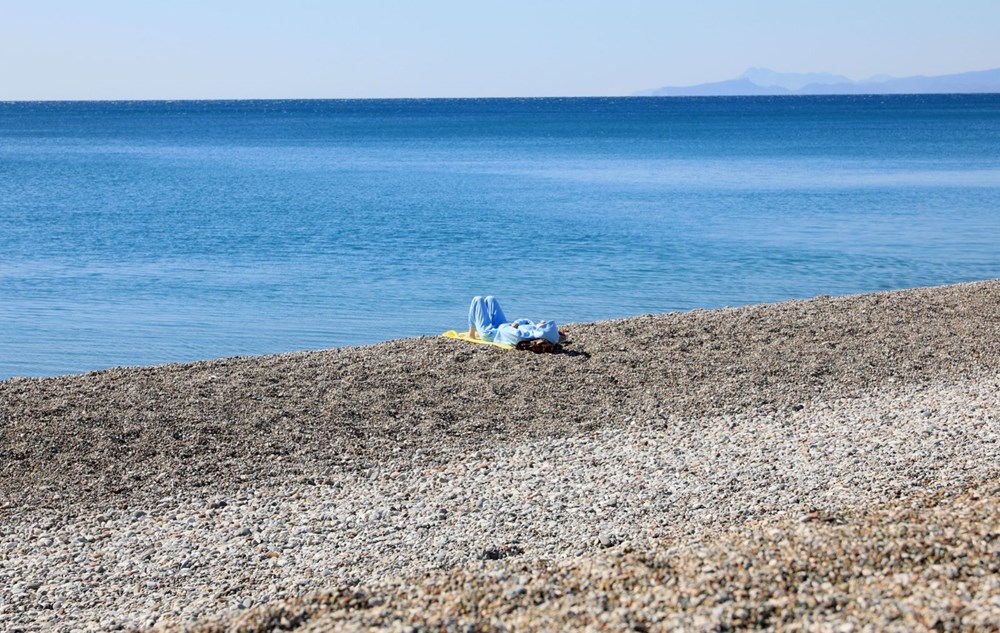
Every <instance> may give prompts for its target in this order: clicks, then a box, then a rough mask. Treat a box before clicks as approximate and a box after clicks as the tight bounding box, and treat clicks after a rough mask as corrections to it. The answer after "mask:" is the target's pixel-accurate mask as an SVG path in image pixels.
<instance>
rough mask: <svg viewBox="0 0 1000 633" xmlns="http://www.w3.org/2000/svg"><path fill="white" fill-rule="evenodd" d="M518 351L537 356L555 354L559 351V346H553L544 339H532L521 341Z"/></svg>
mask: <svg viewBox="0 0 1000 633" xmlns="http://www.w3.org/2000/svg"><path fill="white" fill-rule="evenodd" d="M517 349H519V350H522V351H529V352H534V353H536V354H555V353H556V352H557V351H558V350H559V346H558V345H553V344H552V343H551V342H550V341H546V340H545V339H543V338H530V339H527V340H525V341H520V342H519V343H518V344H517Z"/></svg>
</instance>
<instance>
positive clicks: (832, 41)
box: [0, 0, 1000, 100]
mask: <svg viewBox="0 0 1000 633" xmlns="http://www.w3.org/2000/svg"><path fill="white" fill-rule="evenodd" d="M997 25H1000V0H950V1H948V2H945V1H943V0H908V1H907V0H838V1H834V0H826V1H820V0H816V1H813V0H757V1H750V0H742V1H737V0H605V1H597V0H549V1H546V0H533V1H526V0H504V1H503V2H499V1H493V2H486V1H482V0H479V1H477V0H410V1H404V0H384V1H380V0H355V1H352V2H339V1H336V0H326V1H323V0H284V1H277V0H267V1H263V0H239V1H232V0H169V1H168V0H0V100H43V99H244V98H368V97H373V98H381V97H421V98H422V97H516V96H524V97H531V96H603V95H628V94H632V93H635V92H637V91H640V90H644V89H649V88H657V87H660V86H685V85H692V84H697V83H704V82H710V81H721V80H725V79H732V78H734V77H737V76H738V75H740V74H741V73H743V71H745V70H746V69H747V68H748V67H751V66H757V67H766V68H770V69H772V70H776V71H781V72H831V73H836V74H842V75H847V76H848V77H850V78H852V79H864V78H867V77H869V76H872V75H877V74H887V75H892V76H908V75H917V74H923V75H941V74H950V73H956V72H964V71H970V70H986V69H989V68H997V67H1000V36H998V33H1000V30H998V26H997Z"/></svg>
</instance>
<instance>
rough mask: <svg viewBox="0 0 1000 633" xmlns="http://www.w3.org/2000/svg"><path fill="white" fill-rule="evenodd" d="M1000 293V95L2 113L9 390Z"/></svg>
mask: <svg viewBox="0 0 1000 633" xmlns="http://www.w3.org/2000/svg"><path fill="white" fill-rule="evenodd" d="M996 277H1000V95H945V96H941V95H934V96H930V95H926V96H849V97H836V96H833V97H827V96H824V97H733V98H594V99H586V98H580V99H468V100H350V101H322V100H320V101H316V100H303V101H175V102H52V103H41V102H18V103H0V379H2V378H6V377H10V376H44V375H54V374H63V373H75V372H83V371H89V370H96V369H102V368H107V367H112V366H117V365H148V364H156V363H165V362H174V361H186V360H194V359H205V358H215V357H222V356H232V355H245V354H264V353H271V352H283V351H292V350H300V349H318V348H327V347H333V346H342V345H355V344H365V343H373V342H376V341H383V340H387V339H393V338H399V337H407V336H416V335H435V334H439V333H440V332H442V331H444V330H446V329H451V328H463V327H465V326H466V312H467V306H468V302H469V299H470V298H471V297H472V296H473V295H476V294H494V295H496V296H497V297H499V298H500V299H501V300H502V303H503V305H504V308H505V310H506V312H507V314H508V316H510V317H512V318H514V317H521V316H526V317H529V318H551V319H555V320H557V321H559V322H561V323H564V322H570V321H591V320H596V319H607V318H611V317H623V316H630V315H639V314H644V313H660V312H670V311H675V310H690V309H693V308H716V307H720V306H727V305H728V306H735V305H740V304H748V303H758V302H770V301H781V300H785V299H792V298H804V297H811V296H815V295H819V294H829V295H839V294H847V293H859V292H868V291H877V290H885V289H892V288H907V287H912V286H924V285H934V284H946V283H952V282H960V281H969V280H977V279H988V278H996Z"/></svg>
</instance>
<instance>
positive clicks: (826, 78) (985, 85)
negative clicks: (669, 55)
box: [635, 68, 1000, 97]
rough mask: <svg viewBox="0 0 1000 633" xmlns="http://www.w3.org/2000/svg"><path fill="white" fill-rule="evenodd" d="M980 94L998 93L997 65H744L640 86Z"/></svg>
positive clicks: (733, 92)
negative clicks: (942, 68)
mask: <svg viewBox="0 0 1000 633" xmlns="http://www.w3.org/2000/svg"><path fill="white" fill-rule="evenodd" d="M956 93H965V94H983V93H1000V68H992V69H988V70H976V71H969V72H963V73H954V74H950V75H935V76H926V75H913V76H910V77H888V76H887V75H876V76H874V77H870V78H868V79H863V80H861V81H853V80H851V79H849V78H848V77H845V76H843V75H834V74H831V73H781V72H776V71H773V70H770V69H768V68H748V69H747V70H746V71H745V72H744V73H743V74H742V75H740V76H739V77H737V78H735V79H727V80H724V81H713V82H708V83H702V84H696V85H693V86H664V87H661V88H653V89H651V90H643V91H640V92H637V93H635V95H636V96H647V97H721V96H764V95H840V94H843V95H852V94H956Z"/></svg>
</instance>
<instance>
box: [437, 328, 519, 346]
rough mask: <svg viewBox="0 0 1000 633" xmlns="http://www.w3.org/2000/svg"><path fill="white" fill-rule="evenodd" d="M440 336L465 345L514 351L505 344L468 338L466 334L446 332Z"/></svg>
mask: <svg viewBox="0 0 1000 633" xmlns="http://www.w3.org/2000/svg"><path fill="white" fill-rule="evenodd" d="M441 336H443V337H445V338H456V339H458V340H460V341H465V342H466V343H475V344H476V345H492V346H494V347H500V348H503V349H514V346H513V345H508V344H507V343H494V342H493V341H484V340H483V339H480V338H472V337H471V336H469V333H468V332H456V331H455V330H448V331H447V332H445V333H444V334H442V335H441Z"/></svg>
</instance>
